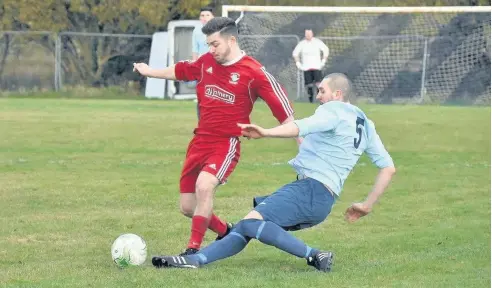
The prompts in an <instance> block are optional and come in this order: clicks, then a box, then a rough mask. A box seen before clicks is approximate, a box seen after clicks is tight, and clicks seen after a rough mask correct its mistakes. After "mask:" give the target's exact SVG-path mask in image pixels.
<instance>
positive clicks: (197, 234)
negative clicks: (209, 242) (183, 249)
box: [188, 215, 209, 249]
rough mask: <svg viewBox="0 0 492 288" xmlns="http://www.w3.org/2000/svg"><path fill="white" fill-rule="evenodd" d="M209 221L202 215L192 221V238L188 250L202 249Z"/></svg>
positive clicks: (196, 216) (194, 217)
mask: <svg viewBox="0 0 492 288" xmlns="http://www.w3.org/2000/svg"><path fill="white" fill-rule="evenodd" d="M208 222H209V219H208V218H206V217H203V216H200V215H195V216H193V218H192V219H191V237H190V241H189V242H188V248H194V249H200V246H202V242H203V238H204V237H205V232H207V227H208Z"/></svg>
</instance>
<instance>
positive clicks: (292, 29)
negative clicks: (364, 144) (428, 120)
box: [222, 5, 492, 104]
mask: <svg viewBox="0 0 492 288" xmlns="http://www.w3.org/2000/svg"><path fill="white" fill-rule="evenodd" d="M491 12H492V8H491V7H487V6H457V7H449V6H446V7H304V6H243V5H241V6H231V5H224V6H222V16H226V17H231V18H233V19H237V20H236V21H239V31H240V37H239V38H240V44H241V46H242V48H243V49H244V50H246V52H247V53H248V54H250V55H252V56H254V57H256V58H257V59H258V60H259V61H260V62H262V63H263V64H264V65H265V66H266V68H267V69H268V70H269V71H271V73H272V74H274V75H275V76H276V77H277V78H278V79H279V81H280V82H281V83H282V84H283V85H284V86H285V87H286V88H287V90H288V92H289V98H291V100H302V101H306V100H305V99H306V98H307V97H306V96H305V95H304V94H305V91H304V82H303V79H302V73H299V71H298V70H297V68H296V66H295V63H294V60H293V58H292V51H293V49H294V47H295V45H296V44H297V42H298V41H300V39H302V38H303V37H304V30H305V29H312V30H313V32H314V34H315V37H318V38H320V39H321V40H322V41H324V42H325V44H327V46H328V47H329V49H330V53H329V57H328V61H327V63H326V66H325V67H324V69H323V73H324V74H325V75H326V74H328V73H333V72H342V73H345V74H347V75H348V76H349V77H350V78H351V79H352V80H353V81H354V85H355V87H356V88H357V89H356V90H357V92H358V95H357V96H358V98H364V99H366V100H368V101H370V102H379V103H394V102H404V103H421V102H433V103H466V104H490V93H491V92H490V80H491V75H490V59H491V57H490V56H491V53H490V47H491V45H490V43H491V41H490V38H491V28H490V27H491V23H490V22H491Z"/></svg>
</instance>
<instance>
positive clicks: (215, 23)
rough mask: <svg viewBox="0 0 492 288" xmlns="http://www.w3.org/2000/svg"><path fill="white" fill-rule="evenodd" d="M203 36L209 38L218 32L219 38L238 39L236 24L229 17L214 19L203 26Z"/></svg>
mask: <svg viewBox="0 0 492 288" xmlns="http://www.w3.org/2000/svg"><path fill="white" fill-rule="evenodd" d="M202 32H203V34H205V35H207V36H209V35H212V34H214V33H216V32H219V34H220V35H221V36H234V37H236V38H238V34H239V32H238V29H237V25H236V22H234V20H232V19H231V18H229V17H215V18H213V19H211V20H210V21H208V22H207V24H205V26H203V28H202Z"/></svg>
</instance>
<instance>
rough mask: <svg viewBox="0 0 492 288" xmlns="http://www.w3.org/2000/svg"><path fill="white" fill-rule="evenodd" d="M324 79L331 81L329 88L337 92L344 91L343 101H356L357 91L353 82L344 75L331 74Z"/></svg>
mask: <svg viewBox="0 0 492 288" xmlns="http://www.w3.org/2000/svg"><path fill="white" fill-rule="evenodd" d="M324 79H330V82H328V86H329V87H330V89H331V90H332V91H333V92H335V91H336V90H340V91H342V95H343V100H344V101H346V102H349V101H354V100H355V89H354V85H353V84H352V81H350V79H349V78H348V77H347V75H345V74H343V73H331V74H328V75H326V76H325V78H324Z"/></svg>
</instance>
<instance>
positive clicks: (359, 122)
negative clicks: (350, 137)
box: [354, 117, 364, 149]
mask: <svg viewBox="0 0 492 288" xmlns="http://www.w3.org/2000/svg"><path fill="white" fill-rule="evenodd" d="M359 125H360V126H364V119H362V118H360V117H357V121H355V132H357V134H359V139H357V138H354V147H355V149H358V148H359V145H360V141H361V140H362V127H359Z"/></svg>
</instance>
